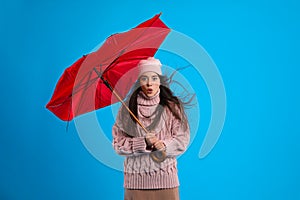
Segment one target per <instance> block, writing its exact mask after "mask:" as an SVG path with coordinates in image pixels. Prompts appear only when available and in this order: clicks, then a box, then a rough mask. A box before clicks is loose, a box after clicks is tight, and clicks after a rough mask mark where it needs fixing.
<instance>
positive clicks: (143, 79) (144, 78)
mask: <svg viewBox="0 0 300 200" xmlns="http://www.w3.org/2000/svg"><path fill="white" fill-rule="evenodd" d="M147 80H148V78H147V77H145V76H142V77H141V78H140V81H142V82H145V81H147Z"/></svg>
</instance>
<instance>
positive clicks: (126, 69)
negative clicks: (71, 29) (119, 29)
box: [46, 14, 170, 121]
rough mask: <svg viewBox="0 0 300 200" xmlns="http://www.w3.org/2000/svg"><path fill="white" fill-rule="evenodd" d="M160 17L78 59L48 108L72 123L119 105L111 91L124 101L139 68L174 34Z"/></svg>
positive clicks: (115, 35) (56, 89) (69, 69)
mask: <svg viewBox="0 0 300 200" xmlns="http://www.w3.org/2000/svg"><path fill="white" fill-rule="evenodd" d="M159 17H160V14H158V15H155V16H154V17H153V18H151V19H149V20H147V21H145V22H143V23H141V24H140V25H138V26H137V27H135V28H133V29H131V30H129V31H127V32H123V33H118V34H114V35H111V36H110V37H108V38H107V39H106V41H105V42H104V44H103V45H102V46H101V47H100V48H99V49H98V50H96V51H95V52H92V53H90V54H88V55H85V56H83V57H81V58H80V59H78V60H77V61H76V62H75V63H74V64H72V65H71V66H70V67H69V68H67V69H66V70H65V71H64V73H63V75H62V76H61V77H60V79H59V81H58V83H57V85H56V88H55V90H54V93H53V96H52V98H51V100H50V101H49V103H48V104H47V105H46V107H47V108H48V109H49V110H50V111H51V112H53V113H54V114H55V115H56V116H57V117H59V118H60V119H62V120H64V121H70V120H72V119H73V118H74V117H76V116H78V115H81V114H84V113H87V112H91V111H94V110H96V109H99V108H102V107H105V106H108V105H111V104H113V103H116V102H118V101H119V100H120V99H118V98H116V97H115V95H113V94H112V91H111V89H113V90H114V91H117V93H118V94H119V96H120V97H121V99H124V98H125V97H126V95H127V93H128V92H129V90H130V88H131V87H132V85H133V83H134V82H135V81H136V79H137V68H136V66H137V64H138V63H139V62H140V60H143V59H146V58H148V57H152V56H154V55H155V53H156V52H157V50H158V48H159V46H160V45H161V44H162V42H163V41H164V39H165V38H166V36H167V35H168V33H169V32H170V29H169V28H168V27H167V26H166V25H165V24H164V23H163V22H162V21H161V20H160V19H159ZM105 82H107V83H109V84H110V86H111V88H108V87H107V84H105Z"/></svg>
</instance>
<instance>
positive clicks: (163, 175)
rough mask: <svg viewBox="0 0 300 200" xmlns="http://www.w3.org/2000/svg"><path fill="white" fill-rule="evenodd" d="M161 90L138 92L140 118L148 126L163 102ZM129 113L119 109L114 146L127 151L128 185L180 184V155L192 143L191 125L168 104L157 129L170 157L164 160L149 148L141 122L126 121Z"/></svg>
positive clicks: (165, 185)
mask: <svg viewBox="0 0 300 200" xmlns="http://www.w3.org/2000/svg"><path fill="white" fill-rule="evenodd" d="M159 101H160V98H159V94H157V95H155V96H154V97H151V98H149V97H147V96H146V95H144V94H143V92H141V93H140V94H139V95H138V99H137V103H138V118H139V120H140V121H141V122H142V123H143V124H144V125H145V126H146V127H147V126H148V125H150V124H151V122H152V121H153V119H154V117H155V114H153V113H154V111H155V109H156V108H157V106H160V105H159ZM126 119H129V115H128V116H127V117H126V116H122V115H121V113H120V112H119V114H118V117H117V119H116V123H115V125H114V126H113V130H112V134H113V147H114V149H115V151H116V152H117V153H118V154H120V155H125V156H126V159H125V162H124V187H125V188H128V189H164V188H174V187H177V186H179V181H178V175H177V161H176V156H177V155H180V154H182V153H183V152H184V151H185V150H186V148H187V145H188V143H189V139H190V133H189V128H188V127H187V128H186V126H183V125H182V123H181V121H180V120H178V119H176V118H175V117H174V115H173V114H172V112H171V111H170V110H169V109H168V108H164V111H163V113H162V115H161V119H160V121H159V123H158V124H157V126H156V127H155V128H154V130H151V132H153V133H155V134H156V136H157V137H158V138H159V139H160V140H162V141H163V142H164V143H165V145H166V154H167V158H166V160H164V161H163V162H161V163H157V162H155V161H153V160H152V159H151V157H150V151H149V150H148V149H146V142H145V137H144V136H145V132H144V131H143V130H142V129H141V127H139V125H138V124H134V125H133V126H130V127H129V126H128V124H127V123H124V121H126Z"/></svg>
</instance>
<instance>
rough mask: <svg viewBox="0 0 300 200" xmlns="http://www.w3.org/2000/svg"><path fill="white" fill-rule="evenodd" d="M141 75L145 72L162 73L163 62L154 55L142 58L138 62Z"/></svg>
mask: <svg viewBox="0 0 300 200" xmlns="http://www.w3.org/2000/svg"><path fill="white" fill-rule="evenodd" d="M138 70H139V77H140V76H141V75H142V74H143V73H145V72H155V73H157V74H158V75H162V72H161V63H160V61H159V60H158V59H156V58H154V57H149V58H147V59H146V60H141V61H140V62H139V64H138Z"/></svg>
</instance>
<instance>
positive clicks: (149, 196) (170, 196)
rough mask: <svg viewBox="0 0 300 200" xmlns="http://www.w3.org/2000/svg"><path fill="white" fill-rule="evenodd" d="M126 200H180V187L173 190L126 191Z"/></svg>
mask: <svg viewBox="0 0 300 200" xmlns="http://www.w3.org/2000/svg"><path fill="white" fill-rule="evenodd" d="M124 200H179V191H178V187H176V188H171V189H153V190H134V189H126V188H125V195H124Z"/></svg>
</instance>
